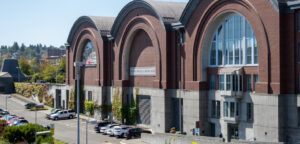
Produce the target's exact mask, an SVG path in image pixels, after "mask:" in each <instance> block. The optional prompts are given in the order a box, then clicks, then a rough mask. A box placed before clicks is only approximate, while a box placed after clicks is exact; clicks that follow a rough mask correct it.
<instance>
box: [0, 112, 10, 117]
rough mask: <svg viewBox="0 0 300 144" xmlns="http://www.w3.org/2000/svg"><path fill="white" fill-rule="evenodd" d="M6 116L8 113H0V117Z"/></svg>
mask: <svg viewBox="0 0 300 144" xmlns="http://www.w3.org/2000/svg"><path fill="white" fill-rule="evenodd" d="M8 114H9V112H8V111H2V112H0V116H1V117H3V116H5V115H8Z"/></svg>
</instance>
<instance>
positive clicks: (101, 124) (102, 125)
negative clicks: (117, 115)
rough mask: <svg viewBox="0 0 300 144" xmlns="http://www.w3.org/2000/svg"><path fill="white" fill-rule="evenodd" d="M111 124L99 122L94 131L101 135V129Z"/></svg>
mask: <svg viewBox="0 0 300 144" xmlns="http://www.w3.org/2000/svg"><path fill="white" fill-rule="evenodd" d="M108 124H109V122H106V121H105V122H98V123H97V124H96V125H95V127H94V130H95V131H96V132H97V133H100V129H101V127H104V126H106V125H108Z"/></svg>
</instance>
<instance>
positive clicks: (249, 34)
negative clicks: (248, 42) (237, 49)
mask: <svg viewBox="0 0 300 144" xmlns="http://www.w3.org/2000/svg"><path fill="white" fill-rule="evenodd" d="M246 37H247V38H251V37H252V28H251V26H250V24H249V23H248V21H247V20H246Z"/></svg>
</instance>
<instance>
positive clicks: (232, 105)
mask: <svg viewBox="0 0 300 144" xmlns="http://www.w3.org/2000/svg"><path fill="white" fill-rule="evenodd" d="M234 116H235V112H234V102H230V117H234Z"/></svg>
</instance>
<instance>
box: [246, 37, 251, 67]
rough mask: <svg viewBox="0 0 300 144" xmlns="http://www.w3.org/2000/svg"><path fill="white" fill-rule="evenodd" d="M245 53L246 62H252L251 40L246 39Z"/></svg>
mask: <svg viewBox="0 0 300 144" xmlns="http://www.w3.org/2000/svg"><path fill="white" fill-rule="evenodd" d="M246 48H247V51H246V55H247V64H252V40H251V39H246Z"/></svg>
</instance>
